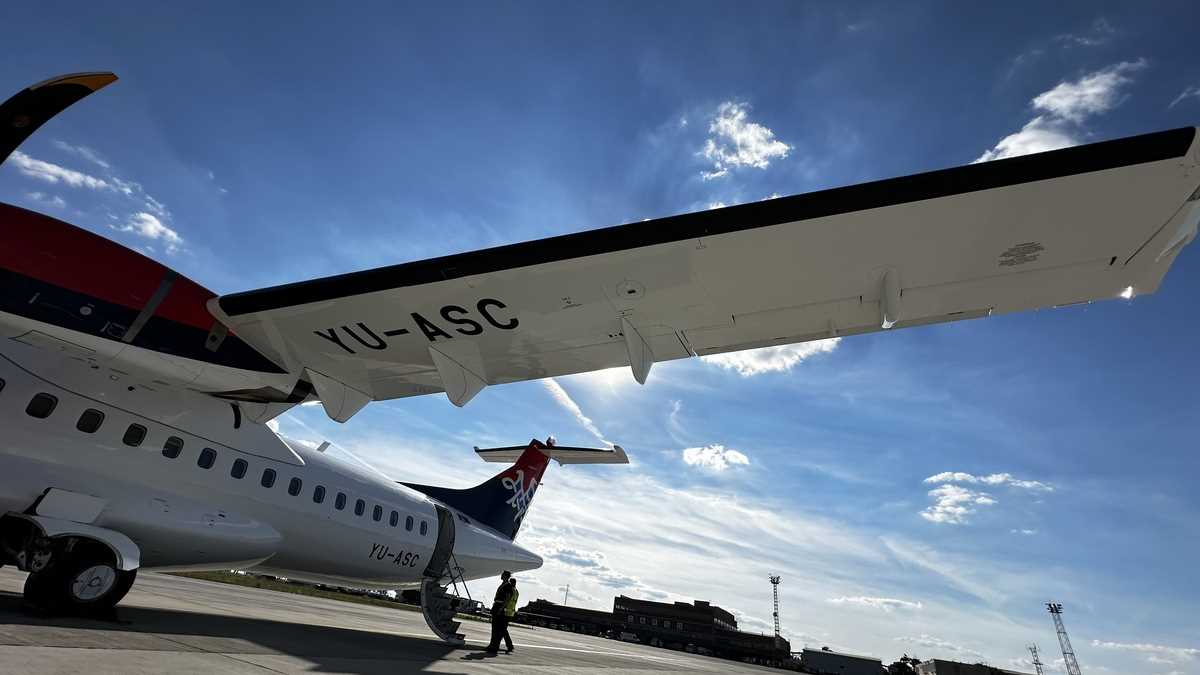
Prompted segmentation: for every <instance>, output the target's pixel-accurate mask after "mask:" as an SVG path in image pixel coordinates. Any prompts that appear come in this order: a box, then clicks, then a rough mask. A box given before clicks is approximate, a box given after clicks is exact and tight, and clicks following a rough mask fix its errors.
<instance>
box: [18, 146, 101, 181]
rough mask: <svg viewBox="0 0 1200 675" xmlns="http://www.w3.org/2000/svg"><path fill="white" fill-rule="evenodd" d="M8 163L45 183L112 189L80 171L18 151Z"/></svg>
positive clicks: (98, 179)
mask: <svg viewBox="0 0 1200 675" xmlns="http://www.w3.org/2000/svg"><path fill="white" fill-rule="evenodd" d="M9 161H10V162H12V165H13V166H15V167H17V171H20V172H21V173H22V174H24V175H26V176H28V177H30V178H36V179H38V180H41V181H45V182H47V183H54V184H59V183H61V184H63V185H69V186H70V187H83V188H88V189H89V190H112V189H113V186H112V184H111V183H109V182H107V181H105V180H103V179H100V178H96V177H95V176H92V175H89V174H86V173H83V172H82V171H75V170H74V169H68V168H66V167H64V166H59V165H57V164H51V163H50V162H45V161H42V160H40V159H34V158H32V157H30V156H29V155H27V154H25V153H23V152H21V151H20V150H14V151H13V153H12V155H10V156H9Z"/></svg>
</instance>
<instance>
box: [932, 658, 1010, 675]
mask: <svg viewBox="0 0 1200 675" xmlns="http://www.w3.org/2000/svg"><path fill="white" fill-rule="evenodd" d="M917 675H1028V674H1027V673H1020V672H1017V671H1015V670H1004V669H1003V668H996V667H995V666H988V665H984V664H982V663H959V662H957V661H943V660H942V659H931V660H929V661H924V662H922V663H920V664H918V665H917Z"/></svg>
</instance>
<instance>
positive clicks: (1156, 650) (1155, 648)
mask: <svg viewBox="0 0 1200 675" xmlns="http://www.w3.org/2000/svg"><path fill="white" fill-rule="evenodd" d="M1092 646H1093V647H1098V648H1100V649H1115V650H1121V651H1129V652H1139V653H1142V654H1149V656H1148V657H1147V660H1148V661H1150V662H1151V663H1179V662H1182V661H1191V660H1193V659H1195V658H1196V657H1197V656H1200V649H1195V648H1192V647H1167V646H1164V645H1155V644H1147V643H1143V642H1137V643H1128V642H1103V641H1101V640H1092Z"/></svg>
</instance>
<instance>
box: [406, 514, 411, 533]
mask: <svg viewBox="0 0 1200 675" xmlns="http://www.w3.org/2000/svg"><path fill="white" fill-rule="evenodd" d="M412 524H413V519H412V516H409V517H407V518H405V519H404V529H406V530H408V531H409V532H412Z"/></svg>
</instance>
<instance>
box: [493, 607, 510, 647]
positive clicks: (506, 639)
mask: <svg viewBox="0 0 1200 675" xmlns="http://www.w3.org/2000/svg"><path fill="white" fill-rule="evenodd" d="M509 621H512V617H510V616H508V615H507V614H506V615H504V646H505V647H507V648H508V651H510V652H511V651H512V638H511V637H509V635H508V622H509ZM496 646H497V647H499V646H500V643H499V642H497V643H496Z"/></svg>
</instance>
